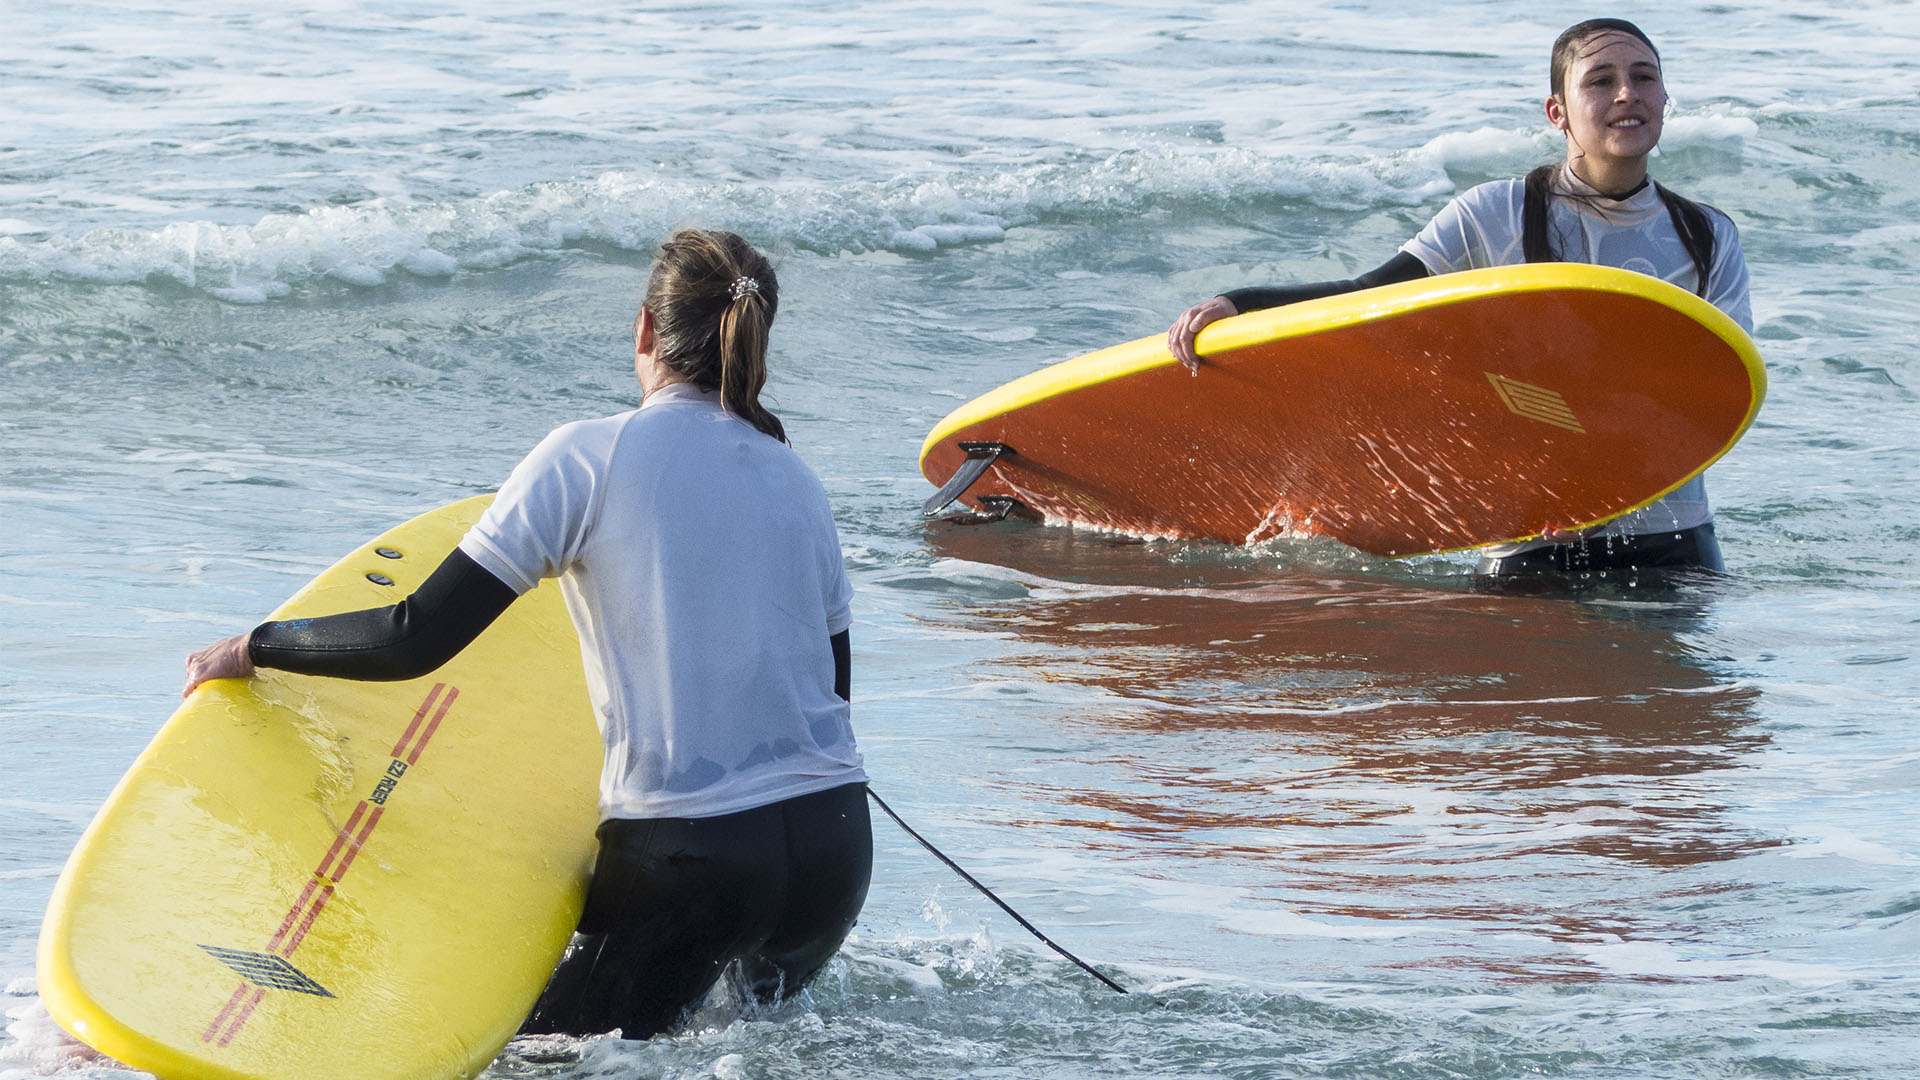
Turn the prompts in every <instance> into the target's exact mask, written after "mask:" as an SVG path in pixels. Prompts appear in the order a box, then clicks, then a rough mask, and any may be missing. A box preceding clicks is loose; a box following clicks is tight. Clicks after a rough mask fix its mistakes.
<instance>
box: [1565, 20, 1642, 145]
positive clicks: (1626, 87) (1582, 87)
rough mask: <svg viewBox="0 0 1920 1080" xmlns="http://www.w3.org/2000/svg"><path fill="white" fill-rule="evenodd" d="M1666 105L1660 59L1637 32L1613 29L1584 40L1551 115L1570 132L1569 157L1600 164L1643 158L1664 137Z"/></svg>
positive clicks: (1566, 131)
mask: <svg viewBox="0 0 1920 1080" xmlns="http://www.w3.org/2000/svg"><path fill="white" fill-rule="evenodd" d="M1666 106H1667V88H1666V84H1665V83H1663V82H1662V81H1661V79H1660V60H1659V58H1658V57H1656V56H1655V55H1654V54H1653V50H1652V49H1649V48H1647V46H1646V44H1645V43H1644V42H1642V41H1640V40H1639V39H1637V38H1635V37H1634V36H1633V35H1631V34H1623V33H1620V32H1618V31H1613V32H1604V33H1600V34H1596V35H1594V36H1593V37H1591V38H1589V39H1587V40H1586V41H1585V42H1583V43H1582V44H1581V46H1580V50H1579V51H1578V52H1577V53H1575V54H1574V59H1573V63H1571V64H1569V65H1568V67H1567V77H1566V90H1565V92H1564V94H1563V95H1562V96H1561V97H1553V98H1548V99H1547V119H1548V120H1549V121H1550V122H1552V124H1553V126H1555V127H1557V128H1559V129H1560V130H1561V131H1563V132H1565V133H1566V134H1567V137H1568V140H1569V143H1570V145H1569V146H1568V148H1567V152H1568V156H1569V157H1573V156H1575V155H1583V156H1585V157H1588V158H1592V159H1596V160H1594V161H1593V162H1591V164H1596V165H1601V164H1615V163H1625V162H1628V161H1634V160H1641V161H1644V159H1645V158H1646V156H1647V154H1649V153H1651V152H1652V150H1653V148H1654V146H1655V145H1657V144H1658V143H1659V142H1660V126H1661V115H1662V113H1663V111H1664V110H1665V109H1666Z"/></svg>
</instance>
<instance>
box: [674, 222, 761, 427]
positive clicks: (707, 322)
mask: <svg viewBox="0 0 1920 1080" xmlns="http://www.w3.org/2000/svg"><path fill="white" fill-rule="evenodd" d="M642 304H643V306H645V307H646V309H647V310H648V311H649V312H651V313H652V314H653V325H654V340H655V342H656V343H657V344H656V350H657V351H656V356H657V358H658V359H659V360H660V362H661V363H663V364H665V365H666V366H667V367H668V368H669V369H671V370H672V371H674V372H675V373H676V374H679V375H681V376H683V377H684V378H686V380H687V381H688V382H691V383H692V384H693V385H694V386H696V387H699V388H700V389H702V390H708V391H714V390H717V391H719V393H720V405H721V407H722V408H724V409H726V410H727V411H728V412H730V413H732V414H734V415H735V416H738V417H739V418H740V419H742V420H745V421H746V422H747V423H749V424H752V425H753V426H754V427H756V428H758V429H759V430H760V431H762V432H764V433H766V434H768V435H771V436H773V437H774V438H776V439H779V440H780V441H781V442H785V441H787V433H786V429H785V427H783V426H782V425H781V423H780V418H779V417H777V416H775V415H774V414H773V413H771V412H769V411H768V410H767V408H766V406H764V405H762V404H760V391H761V389H762V388H763V387H765V386H766V384H767V342H768V336H769V332H770V330H771V328H772V326H773V316H774V312H776V311H777V310H779V307H780V283H779V281H778V280H777V279H776V278H775V277H774V274H773V266H772V264H770V263H768V262H767V258H766V256H764V255H762V254H760V253H759V252H758V251H755V250H754V249H753V247H752V246H751V245H749V244H748V243H747V242H746V241H745V240H742V239H740V238H739V237H738V236H735V235H734V234H733V233H730V232H720V231H718V230H705V229H681V230H680V231H678V232H676V233H674V234H673V235H672V236H670V237H668V238H667V242H666V243H664V244H662V245H660V254H659V255H658V256H657V257H656V258H655V259H654V262H653V271H652V273H650V274H649V275H648V276H647V295H646V299H645V300H643V301H642Z"/></svg>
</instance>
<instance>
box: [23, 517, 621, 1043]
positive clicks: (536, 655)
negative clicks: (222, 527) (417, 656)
mask: <svg viewBox="0 0 1920 1080" xmlns="http://www.w3.org/2000/svg"><path fill="white" fill-rule="evenodd" d="M490 499H491V496H479V497H476V498H473V499H468V500H464V501H462V502H459V503H455V504H452V505H450V506H446V507H442V508H440V509H438V510H435V511H430V512H428V513H426V514H423V515H421V516H420V517H418V518H415V519H413V520H412V521H409V522H407V523H405V524H403V525H401V526H398V527H396V528H394V529H392V530H389V531H388V532H386V533H384V534H382V535H381V536H380V537H378V538H376V539H374V540H372V541H370V542H368V543H367V544H364V545H362V546H361V547H360V548H358V549H356V550H355V551H354V552H352V553H351V554H349V555H348V556H347V557H346V558H344V559H342V560H341V561H340V562H339V563H337V564H335V565H334V566H333V567H332V568H330V569H328V570H327V571H325V572H323V573H322V574H321V575H320V576H318V577H317V578H315V579H314V580H313V581H312V582H311V583H310V584H308V585H307V586H306V587H304V588H302V589H301V590H300V591H299V592H298V593H296V594H295V595H294V596H293V598H291V599H290V600H288V601H287V602H286V603H285V604H283V605H281V607H280V608H278V609H277V610H276V611H275V612H274V613H273V616H272V617H273V618H276V619H284V618H298V617H303V616H313V615H320V614H329V613H332V612H338V611H350V610H357V609H362V608H367V607H375V606H380V605H383V604H390V603H393V602H395V601H397V600H399V599H401V598H404V597H405V596H406V595H407V594H408V593H409V592H411V591H412V590H413V589H414V588H416V587H417V586H418V585H419V584H420V583H421V582H422V581H423V580H425V578H426V576H427V575H428V574H429V573H431V571H432V570H433V569H434V567H435V566H437V565H438V564H439V561H440V559H441V558H443V557H444V556H445V554H446V553H447V552H448V551H450V550H451V549H452V547H453V546H454V544H455V543H456V542H457V541H458V540H459V538H460V536H461V535H463V534H464V532H465V530H466V528H467V527H468V526H469V525H470V524H471V523H472V522H473V521H474V520H476V519H477V518H478V517H479V515H480V513H481V512H482V510H484V508H485V506H486V505H487V503H488V502H489V501H490ZM535 749H537V752H530V751H533V750H535ZM601 754H602V751H601V743H600V738H599V734H598V731H597V730H596V728H595V725H594V723H593V720H592V711H591V705H590V704H589V702H588V700H587V694H586V687H585V679H584V676H583V674H582V672H581V661H580V653H579V644H578V639H577V637H576V636H575V634H574V632H573V628H572V623H571V621H570V620H569V619H568V617H567V613H566V611H565V609H564V606H563V605H562V603H561V601H560V597H559V595H558V590H557V588H555V587H554V585H553V583H547V584H545V585H542V586H541V587H540V588H538V589H535V590H533V591H532V592H529V593H528V594H527V595H525V596H523V597H521V598H520V599H519V600H518V601H516V602H515V603H514V605H513V606H512V607H511V608H509V609H508V611H507V613H506V614H504V615H502V616H501V618H500V619H499V620H498V621H497V622H495V624H494V625H493V626H492V627H490V628H488V630H487V631H486V632H485V633H483V634H482V635H481V636H480V638H478V639H477V640H476V641H475V642H474V643H473V644H472V645H469V646H468V648H467V649H466V650H465V651H463V652H462V653H461V654H460V656H457V657H455V658H454V659H453V660H451V661H449V662H448V663H447V664H446V665H445V666H443V667H442V668H441V669H440V670H439V671H437V672H435V673H433V674H431V675H429V676H427V677H425V678H423V679H416V680H410V681H406V682H354V681H351V680H341V679H321V678H315V677H309V676H299V675H292V674H288V673H284V672H273V671H262V672H261V673H260V674H259V675H258V676H256V677H255V678H253V679H247V680H236V679H229V680H217V681H214V682H209V683H205V684H203V685H202V686H201V687H199V688H198V689H196V690H195V691H194V693H193V694H192V696H191V697H190V698H189V699H188V700H187V701H186V702H184V703H183V704H182V705H181V706H180V708H179V709H178V710H177V711H176V712H175V713H174V714H173V716H172V718H171V719H169V720H168V722H167V723H166V724H165V725H164V726H163V727H162V728H161V729H160V731H159V732H158V733H157V734H156V735H155V737H154V738H153V740H152V742H151V743H150V744H149V745H148V746H147V748H146V749H145V750H144V751H143V752H142V753H141V754H140V756H139V757H138V759H137V760H136V761H135V762H134V764H133V766H132V767H131V768H130V769H129V770H128V771H127V773H126V775H125V776H124V777H122V779H121V780H120V782H119V784H118V785H116V787H115V789H114V791H113V793H112V794H111V795H109V797H108V798H107V800H106V802H105V803H104V804H103V805H102V807H101V810H100V812H99V813H98V815H96V817H95V818H94V820H93V822H92V823H91V824H90V825H89V826H88V828H87V829H86V831H85V833H84V834H83V835H82V836H81V838H80V841H79V843H78V844H77V845H76V846H75V848H74V851H73V853H72V855H71V856H70V857H69V859H68V862H67V866H66V868H65V870H64V871H63V873H62V874H61V877H60V880H59V882H58V883H57V884H56V886H55V888H54V892H53V896H52V899H51V902H50V903H49V905H48V911H47V917H46V921H45V922H44V924H43V925H42V929H41V935H40V941H39V949H38V958H37V968H38V983H39V994H40V997H41V1000H42V1002H43V1003H44V1004H45V1006H46V1008H47V1010H48V1012H49V1013H50V1014H51V1015H52V1016H53V1018H54V1019H55V1021H56V1022H58V1023H59V1024H60V1025H61V1026H62V1027H64V1028H66V1029H67V1030H68V1031H69V1032H71V1033H73V1034H74V1035H75V1036H77V1037H78V1038H80V1039H81V1040H82V1041H83V1042H85V1043H87V1044H88V1045H90V1046H92V1047H93V1048H95V1049H96V1050H99V1051H100V1052H101V1053H104V1054H106V1055H108V1056H109V1057H112V1058H114V1059H116V1060H118V1061H120V1062H123V1063H125V1064H128V1065H132V1066H134V1067H135V1068H139V1069H144V1070H147V1071H149V1072H152V1073H154V1074H156V1075H157V1076H160V1077H162V1078H163V1080H185V1078H208V1077H211V1078H216V1080H338V1078H340V1077H343V1076H352V1077H356V1078H360V1080H382V1078H385V1080H437V1078H442V1077H446V1078H451V1077H470V1076H474V1075H477V1074H478V1073H479V1072H481V1071H482V1070H484V1069H485V1068H486V1067H487V1065H488V1064H489V1063H490V1062H491V1061H492V1060H493V1058H494V1056H495V1055H496V1054H497V1053H498V1051H499V1049H500V1048H501V1047H502V1046H504V1045H505V1044H506V1042H507V1041H508V1040H509V1039H510V1038H512V1036H513V1035H514V1033H515V1032H516V1031H517V1029H518V1027H519V1024H520V1022H521V1021H522V1020H523V1019H524V1018H525V1016H526V1012H527V1010H528V1009H529V1008H530V1007H531V1005H532V1003H533V999H534V997H535V996H536V995H537V994H538V993H539V991H540V989H541V988H542V987H543V986H544V985H545V982H546V977H547V975H548V974H549V973H550V972H551V971H552V969H553V965H554V963H555V962H556V961H557V960H558V959H559V956H560V952H561V950H562V949H563V948H564V947H565V944H566V941H567V940H568V938H569V936H570V935H571V932H572V930H573V928H574V926H575V924H576V922H577V921H578V917H579V912H580V908H581V905H582V904H583V903H584V900H585V890H586V879H587V875H588V873H589V871H590V869H591V865H592V859H593V855H594V851H595V840H594V835H593V834H594V828H595V826H596V824H597V823H598V817H599V812H598V806H597V777H598V772H599V766H600V761H601Z"/></svg>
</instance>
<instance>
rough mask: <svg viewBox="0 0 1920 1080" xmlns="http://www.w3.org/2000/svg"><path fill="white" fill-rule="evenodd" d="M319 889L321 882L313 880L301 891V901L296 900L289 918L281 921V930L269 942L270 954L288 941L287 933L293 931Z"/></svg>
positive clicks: (288, 910)
mask: <svg viewBox="0 0 1920 1080" xmlns="http://www.w3.org/2000/svg"><path fill="white" fill-rule="evenodd" d="M319 887H320V882H319V881H317V880H315V879H313V878H308V879H307V887H306V888H304V889H302V890H300V899H298V900H295V901H294V902H293V906H292V907H290V908H288V909H287V917H286V918H284V919H281V920H280V929H278V930H276V931H274V933H273V938H272V940H270V941H268V942H267V951H268V952H279V951H280V943H281V942H282V941H285V940H286V938H287V931H289V930H292V929H293V925H294V923H296V922H298V921H299V919H300V913H301V912H302V911H305V910H306V909H307V901H308V900H311V899H313V890H315V889H317V888H319Z"/></svg>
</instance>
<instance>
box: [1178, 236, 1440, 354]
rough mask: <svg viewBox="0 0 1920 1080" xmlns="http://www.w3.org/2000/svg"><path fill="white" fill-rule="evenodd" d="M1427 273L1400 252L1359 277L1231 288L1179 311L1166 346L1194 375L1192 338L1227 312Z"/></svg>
mask: <svg viewBox="0 0 1920 1080" xmlns="http://www.w3.org/2000/svg"><path fill="white" fill-rule="evenodd" d="M1427 275H1428V271H1427V266H1426V264H1425V263H1423V262H1421V261H1420V260H1419V259H1417V258H1414V257H1413V256H1412V255H1410V254H1408V253H1406V252H1404V251H1402V252H1399V253H1397V254H1395V255H1394V257H1393V258H1391V259H1388V260H1387V261H1386V262H1383V263H1381V264H1380V265H1379V266H1376V267H1374V268H1373V269H1371V270H1369V271H1367V272H1366V273H1364V274H1361V275H1360V276H1359V277H1356V278H1348V279H1347V280H1345V281H1316V282H1314V283H1312V284H1309V285H1279V286H1254V287H1252V288H1246V289H1234V290H1232V291H1231V292H1225V293H1221V294H1220V295H1219V296H1216V297H1214V298H1212V299H1211V300H1205V301H1202V302H1200V303H1198V304H1195V305H1194V306H1192V307H1190V308H1188V309H1187V310H1185V311H1183V312H1181V313H1180V317H1179V318H1177V319H1175V320H1174V321H1173V326H1171V327H1169V328H1168V330H1167V349H1168V351H1169V352H1172V353H1173V356H1174V359H1176V360H1178V361H1180V363H1181V364H1182V365H1183V366H1184V367H1185V368H1186V369H1187V370H1188V371H1191V372H1194V373H1196V374H1197V373H1198V372H1199V370H1200V356H1199V354H1198V353H1196V352H1194V350H1193V339H1194V338H1195V337H1197V336H1199V334H1200V331H1201V330H1202V329H1203V328H1205V327H1206V326H1207V325H1208V324H1209V323H1214V322H1218V321H1219V320H1221V319H1224V318H1226V317H1228V316H1230V315H1238V314H1240V313H1241V312H1245V311H1260V310H1262V309H1264V308H1271V307H1280V306H1282V305H1285V304H1297V303H1300V302H1301V301H1302V300H1318V299H1320V298H1322V297H1326V296H1338V295H1340V294H1341V293H1350V292H1359V291H1360V290H1361V289H1375V288H1379V287H1380V286H1382V285H1396V284H1398V283H1400V282H1402V281H1418V280H1419V279H1421V278H1423V277H1426V276H1427Z"/></svg>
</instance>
